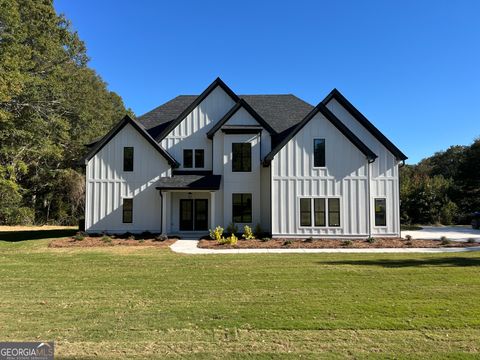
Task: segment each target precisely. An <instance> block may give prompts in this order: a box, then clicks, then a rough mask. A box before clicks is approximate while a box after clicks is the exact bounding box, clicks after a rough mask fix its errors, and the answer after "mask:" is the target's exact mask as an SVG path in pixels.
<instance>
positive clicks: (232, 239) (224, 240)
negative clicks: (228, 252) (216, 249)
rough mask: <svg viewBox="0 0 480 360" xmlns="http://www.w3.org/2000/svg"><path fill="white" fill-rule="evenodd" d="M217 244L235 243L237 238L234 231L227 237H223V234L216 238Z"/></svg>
mask: <svg viewBox="0 0 480 360" xmlns="http://www.w3.org/2000/svg"><path fill="white" fill-rule="evenodd" d="M217 241H218V243H219V244H221V245H223V244H227V245H232V246H233V245H237V242H238V238H237V237H236V236H235V234H234V233H232V235H231V236H229V237H227V238H224V237H223V236H222V237H221V238H220V239H219V240H217Z"/></svg>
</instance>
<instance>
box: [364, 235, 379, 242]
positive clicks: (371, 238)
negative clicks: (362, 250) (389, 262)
mask: <svg viewBox="0 0 480 360" xmlns="http://www.w3.org/2000/svg"><path fill="white" fill-rule="evenodd" d="M366 241H367V242H368V243H369V244H374V243H376V242H377V239H375V238H374V237H372V236H369V237H368V238H367V240H366Z"/></svg>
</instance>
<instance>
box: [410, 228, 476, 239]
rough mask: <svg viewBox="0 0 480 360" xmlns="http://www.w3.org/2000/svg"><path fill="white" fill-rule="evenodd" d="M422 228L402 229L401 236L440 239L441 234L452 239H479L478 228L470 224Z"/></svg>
mask: <svg viewBox="0 0 480 360" xmlns="http://www.w3.org/2000/svg"><path fill="white" fill-rule="evenodd" d="M422 227H423V229H422V230H412V231H410V230H406V231H402V237H405V236H407V235H411V236H412V237H413V238H414V239H437V240H438V239H440V238H441V237H442V236H445V237H447V238H448V239H449V240H454V241H467V240H468V239H475V240H476V241H480V230H474V229H472V227H471V226H422Z"/></svg>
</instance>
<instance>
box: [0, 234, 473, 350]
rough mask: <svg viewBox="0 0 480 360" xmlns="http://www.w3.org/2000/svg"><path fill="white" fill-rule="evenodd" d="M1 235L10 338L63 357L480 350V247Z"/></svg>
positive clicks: (2, 309) (2, 306) (1, 331)
mask: <svg viewBox="0 0 480 360" xmlns="http://www.w3.org/2000/svg"><path fill="white" fill-rule="evenodd" d="M48 241H49V240H32V241H19V242H6V241H0V278H1V279H2V283H1V291H0V339H1V340H2V341H18V340H30V341H32V340H38V341H40V340H54V341H55V342H56V355H57V358H82V359H85V358H87V359H88V358H106V359H113V358H118V359H121V358H138V359H143V358H191V359H197V358H200V359H211V358H234V359H240V358H261V359H269V358H275V359H277V358H280V359H297V358H338V359H343V358H351V359H358V358H378V359H383V358H398V359H402V358H405V359H412V358H418V359H423V358H430V359H437V358H438V359H440V358H441V359H443V358H472V359H473V358H478V357H479V353H478V352H479V351H480V271H479V270H480V254H478V253H473V252H472V253H460V254H445V255H443V254H435V255H424V254H416V255H414V254H409V255H400V254H399V255H394V254H380V255H352V254H341V255H336V254H265V255H264V254H262V255H203V256H191V255H190V256H189V255H179V254H175V253H172V252H170V250H166V249H154V248H128V247H112V248H101V249H100V248H99V249H50V248H48V247H47V244H48Z"/></svg>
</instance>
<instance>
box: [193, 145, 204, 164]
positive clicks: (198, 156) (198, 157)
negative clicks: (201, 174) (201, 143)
mask: <svg viewBox="0 0 480 360" xmlns="http://www.w3.org/2000/svg"><path fill="white" fill-rule="evenodd" d="M195 167H196V168H203V167H205V151H204V150H203V149H195Z"/></svg>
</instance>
